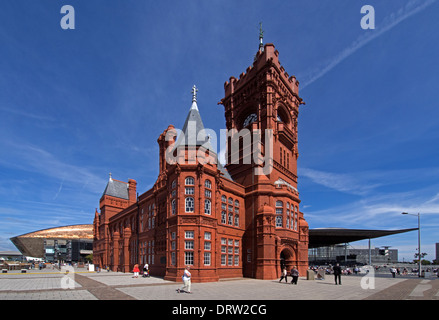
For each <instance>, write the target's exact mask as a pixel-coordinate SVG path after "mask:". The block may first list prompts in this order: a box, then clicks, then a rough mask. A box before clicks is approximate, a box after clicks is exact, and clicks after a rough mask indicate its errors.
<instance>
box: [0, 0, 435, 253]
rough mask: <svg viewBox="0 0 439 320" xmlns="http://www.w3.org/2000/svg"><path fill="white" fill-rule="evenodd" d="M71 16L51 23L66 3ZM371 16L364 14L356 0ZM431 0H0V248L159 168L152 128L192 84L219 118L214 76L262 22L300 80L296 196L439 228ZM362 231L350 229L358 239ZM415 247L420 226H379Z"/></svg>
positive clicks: (356, 214) (326, 210)
mask: <svg viewBox="0 0 439 320" xmlns="http://www.w3.org/2000/svg"><path fill="white" fill-rule="evenodd" d="M67 4H68V5H72V6H73V7H74V9H75V29H74V30H63V29H62V28H61V27H60V20H61V18H62V16H63V15H62V14H61V13H60V9H61V7H62V6H63V5H67ZM366 4H367V5H372V6H373V7H374V9H375V27H376V28H375V29H374V30H363V29H362V28H361V26H360V20H361V18H362V17H363V15H362V14H361V13H360V9H361V7H362V6H363V5H366ZM438 15H439V1H435V0H404V1H402V0H387V1H369V0H368V1H365V0H355V1H352V0H336V1H330V2H329V1H309V0H308V1H306V0H303V1H276V0H274V1H270V2H267V1H256V0H252V1H226V0H222V1H201V0H191V1H189V0H184V1H138V0H136V1H133V0H127V1H99V0H93V1H78V0H62V1H52V0H41V1H38V2H35V1H32V0H28V1H26V0H5V1H2V2H1V3H0V39H1V46H0V115H1V116H0V219H1V220H0V221H1V224H0V250H15V247H14V246H13V244H12V243H11V242H10V241H9V238H10V237H13V236H16V235H20V234H23V233H27V232H31V231H35V230H39V229H44V228H50V227H56V226H63V225H70V224H81V223H91V222H92V220H93V216H94V211H95V208H96V207H98V206H99V198H100V196H101V194H102V192H103V190H104V188H105V185H106V182H107V180H108V173H109V172H111V173H112V174H113V177H114V178H115V179H119V180H124V181H127V180H128V179H129V178H133V179H136V180H137V182H138V191H139V192H140V193H143V192H145V191H146V190H148V189H149V188H150V187H151V186H152V185H153V183H154V182H155V180H156V178H157V173H158V148H157V137H158V136H159V134H160V133H161V132H163V130H164V129H166V127H167V126H168V125H169V124H173V125H175V126H176V127H177V128H181V126H182V125H183V122H184V119H185V117H186V115H187V113H188V110H189V108H190V105H191V88H192V86H193V85H194V84H196V85H197V87H198V88H199V91H198V107H199V109H200V113H201V116H202V118H203V122H204V125H205V127H206V128H211V129H214V130H216V131H217V132H219V130H220V129H224V128H225V120H224V113H223V108H222V106H218V105H217V102H218V101H219V100H220V99H221V98H222V97H223V94H224V89H223V84H224V82H225V81H227V80H228V79H229V77H230V76H235V77H237V76H239V74H240V73H241V72H244V71H245V69H246V68H247V67H248V66H250V65H251V64H252V61H253V56H254V54H255V53H256V51H257V48H258V27H259V26H258V24H259V22H260V21H262V23H263V29H264V30H265V36H264V42H265V43H274V45H275V46H276V49H278V50H279V52H280V56H279V58H280V61H281V63H282V65H283V66H284V67H285V69H286V70H287V72H288V73H289V74H290V75H295V76H296V77H297V79H298V80H299V81H300V95H301V97H302V98H303V99H304V100H305V102H306V105H305V106H302V107H301V110H300V115H299V152H300V157H299V163H298V167H299V171H298V174H299V185H298V189H299V192H300V197H301V199H302V203H301V210H302V211H303V212H304V214H305V218H306V219H307V221H308V222H309V225H310V227H311V228H319V227H343V228H365V229H403V228H412V227H416V226H417V220H416V218H415V217H413V216H403V215H401V212H402V211H407V212H411V213H414V214H416V213H418V212H421V217H422V218H421V223H422V252H426V253H428V255H427V257H426V258H427V259H430V260H432V259H434V258H435V252H434V244H435V243H436V242H439V232H438V227H439V161H438V160H439V148H438V141H439V121H438V119H439V108H438V102H437V93H438V91H439V90H438V89H439V81H438V74H439V61H438V60H439V58H438V54H437V53H438V52H439V32H437V30H439V21H438V20H437V17H438ZM364 244H366V243H364V242H356V243H352V245H353V246H360V245H364ZM372 245H373V246H378V247H379V246H384V245H388V246H392V248H397V249H399V253H400V255H399V256H400V259H402V258H404V259H405V260H411V259H412V258H413V255H414V253H415V249H416V247H417V233H416V232H410V233H406V234H402V235H397V236H390V237H384V238H380V239H374V240H372Z"/></svg>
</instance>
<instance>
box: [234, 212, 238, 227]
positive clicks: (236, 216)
mask: <svg viewBox="0 0 439 320" xmlns="http://www.w3.org/2000/svg"><path fill="white" fill-rule="evenodd" d="M235 227H239V215H238V214H235Z"/></svg>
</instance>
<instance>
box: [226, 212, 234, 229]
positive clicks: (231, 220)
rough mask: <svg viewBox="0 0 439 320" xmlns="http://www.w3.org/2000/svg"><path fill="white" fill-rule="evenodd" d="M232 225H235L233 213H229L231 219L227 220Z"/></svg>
mask: <svg viewBox="0 0 439 320" xmlns="http://www.w3.org/2000/svg"><path fill="white" fill-rule="evenodd" d="M227 222H228V223H229V224H230V225H231V226H233V214H232V213H229V219H228V221H227Z"/></svg>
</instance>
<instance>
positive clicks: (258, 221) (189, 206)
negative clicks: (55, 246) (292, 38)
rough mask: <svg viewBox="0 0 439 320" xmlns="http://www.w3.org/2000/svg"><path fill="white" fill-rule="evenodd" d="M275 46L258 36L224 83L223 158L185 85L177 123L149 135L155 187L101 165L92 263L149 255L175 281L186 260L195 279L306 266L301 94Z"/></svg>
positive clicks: (126, 267)
mask: <svg viewBox="0 0 439 320" xmlns="http://www.w3.org/2000/svg"><path fill="white" fill-rule="evenodd" d="M278 55H279V53H278V51H277V50H275V48H274V45H272V44H266V45H265V46H262V45H261V46H260V48H259V50H258V52H257V54H256V56H255V60H254V62H253V65H252V66H250V67H249V68H247V70H246V72H245V73H242V74H241V75H240V76H239V79H236V78H234V77H231V78H230V79H229V81H227V82H226V83H225V84H224V89H225V96H224V98H223V99H221V102H220V104H221V105H223V107H224V110H225V118H226V127H227V130H228V145H227V156H226V157H227V159H226V160H227V161H226V162H227V164H226V165H225V167H223V166H222V165H221V164H220V163H218V164H217V163H216V162H217V161H216V160H217V155H216V153H215V152H213V151H212V149H211V148H210V138H211V137H209V136H208V135H207V133H206V131H205V130H204V126H203V123H202V120H201V116H200V112H199V109H198V104H197V101H196V91H195V88H194V89H193V100H192V106H191V108H190V110H189V113H188V116H187V118H186V121H185V123H184V126H183V129H182V131H181V132H180V133H179V135H178V136H177V131H176V130H175V128H174V127H173V126H172V125H170V126H169V127H168V128H167V129H166V130H165V131H164V132H163V133H162V134H161V135H160V136H159V138H158V140H157V142H158V144H159V150H160V152H159V157H160V159H159V167H160V168H159V175H158V178H157V181H156V182H155V184H154V187H153V188H152V189H150V190H148V191H147V192H145V193H143V194H141V195H139V196H138V195H137V190H136V181H135V180H131V179H130V180H128V182H122V181H118V180H114V179H112V177H111V175H110V179H109V181H108V184H107V186H106V188H105V191H104V193H103V195H102V197H101V199H100V212H98V211H97V210H96V213H95V218H94V223H93V224H94V248H93V255H94V263H95V264H97V265H99V266H101V267H105V266H110V268H111V269H112V270H114V271H116V270H117V271H123V272H131V271H132V268H133V266H134V264H140V265H141V266H142V265H143V264H145V263H148V264H149V266H150V271H151V274H152V275H157V276H164V277H165V279H169V280H175V281H179V280H180V279H181V275H182V273H183V270H184V268H185V266H186V265H191V266H192V268H191V273H192V278H193V281H195V282H203V281H217V280H218V279H220V278H231V277H252V278H258V279H275V278H278V277H279V276H280V272H281V267H282V266H286V267H287V269H288V270H289V269H290V268H291V267H292V266H293V265H296V266H298V267H299V271H300V273H301V275H305V272H306V269H307V266H308V224H307V223H306V221H305V219H304V217H303V213H301V212H300V211H299V204H300V199H299V193H298V191H297V157H298V149H297V147H298V146H297V141H298V140H297V118H298V114H299V106H300V105H301V104H302V103H303V102H302V99H301V98H300V97H299V95H298V81H297V80H296V78H295V77H294V76H292V77H290V76H289V75H288V74H287V72H286V71H285V70H284V68H283V67H282V66H281V65H280V63H279V59H278ZM255 133H257V134H255ZM236 141H237V143H236ZM255 151H259V153H255ZM255 154H256V156H255ZM170 158H172V159H174V161H170V160H169V159H170Z"/></svg>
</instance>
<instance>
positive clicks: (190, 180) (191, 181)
mask: <svg viewBox="0 0 439 320" xmlns="http://www.w3.org/2000/svg"><path fill="white" fill-rule="evenodd" d="M184 184H185V185H187V186H193V185H194V184H195V179H194V178H192V177H187V178H186V180H185V181H184Z"/></svg>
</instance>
